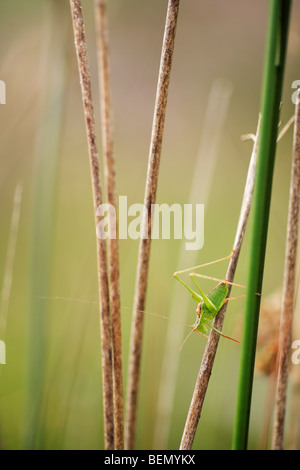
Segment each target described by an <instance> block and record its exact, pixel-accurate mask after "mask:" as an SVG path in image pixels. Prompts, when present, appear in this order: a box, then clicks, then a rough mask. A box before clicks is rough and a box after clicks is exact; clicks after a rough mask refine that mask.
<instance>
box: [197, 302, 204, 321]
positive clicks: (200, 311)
mask: <svg viewBox="0 0 300 470" xmlns="http://www.w3.org/2000/svg"><path fill="white" fill-rule="evenodd" d="M203 305H204V302H203V301H202V302H199V303H198V305H197V308H196V314H197V317H198V318H199V321H200V317H201V314H202V306H203Z"/></svg>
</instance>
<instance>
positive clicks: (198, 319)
mask: <svg viewBox="0 0 300 470" xmlns="http://www.w3.org/2000/svg"><path fill="white" fill-rule="evenodd" d="M199 323H200V317H198V316H197V318H196V321H195V323H194V324H193V330H197V328H198V326H199Z"/></svg>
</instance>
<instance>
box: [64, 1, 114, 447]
mask: <svg viewBox="0 0 300 470" xmlns="http://www.w3.org/2000/svg"><path fill="white" fill-rule="evenodd" d="M70 6H71V13H72V20H73V29H74V37H75V50H76V55H77V61H78V68H79V75H80V85H81V94H82V101H83V108H84V117H85V124H86V133H87V140H88V151H89V157H90V166H91V178H92V189H93V200H94V213H95V223H96V225H97V224H98V222H99V217H98V216H97V208H98V207H99V206H100V205H101V204H102V190H101V182H100V174H99V156H98V150H97V145H96V134H95V117H94V108H93V103H92V92H91V77H90V67H89V62H88V54H87V44H86V39H85V31H84V22H83V16H82V8H81V1H80V0H70ZM106 256H107V255H106V245H105V240H104V239H103V238H101V237H97V262H98V279H99V298H100V326H101V346H102V382H103V406H104V428H105V436H104V437H105V448H106V449H109V450H111V449H113V448H114V423H113V380H112V342H111V319H110V306H109V288H108V275H107V259H106Z"/></svg>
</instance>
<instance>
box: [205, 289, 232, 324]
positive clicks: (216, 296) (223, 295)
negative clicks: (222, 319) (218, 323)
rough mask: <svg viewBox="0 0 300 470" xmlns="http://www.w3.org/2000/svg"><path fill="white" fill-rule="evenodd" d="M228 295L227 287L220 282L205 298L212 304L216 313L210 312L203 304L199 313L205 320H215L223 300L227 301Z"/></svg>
mask: <svg viewBox="0 0 300 470" xmlns="http://www.w3.org/2000/svg"><path fill="white" fill-rule="evenodd" d="M227 295H228V285H227V283H225V282H220V283H219V284H218V285H217V286H216V287H215V288H214V289H213V290H212V291H211V292H209V294H208V295H207V297H208V298H209V300H210V301H211V302H212V303H213V304H214V306H215V307H216V312H211V311H210V310H209V309H208V308H207V306H206V305H205V304H204V302H203V305H201V312H202V316H203V317H204V318H206V319H207V320H211V319H212V318H215V316H216V315H217V313H218V311H219V310H220V308H221V307H222V305H223V303H224V300H225V299H227Z"/></svg>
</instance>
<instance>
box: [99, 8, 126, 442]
mask: <svg viewBox="0 0 300 470" xmlns="http://www.w3.org/2000/svg"><path fill="white" fill-rule="evenodd" d="M106 10H107V6H106V0H95V20H96V33H97V44H98V73H99V81H100V109H101V128H102V147H103V155H104V170H105V179H106V197H107V202H108V204H110V205H111V206H112V207H114V209H115V214H116V213H117V195H116V182H115V161H114V145H113V129H112V102H111V87H110V65H109V44H108V31H107V13H106ZM108 225H109V233H110V235H111V236H110V237H109V245H108V246H109V275H110V308H111V316H112V339H113V364H114V367H113V377H114V381H113V384H114V433H115V449H116V450H122V449H123V448H124V417H123V372H122V341H121V340H122V338H121V301H120V273H119V243H118V227H117V217H114V214H113V213H112V211H109V213H108Z"/></svg>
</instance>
